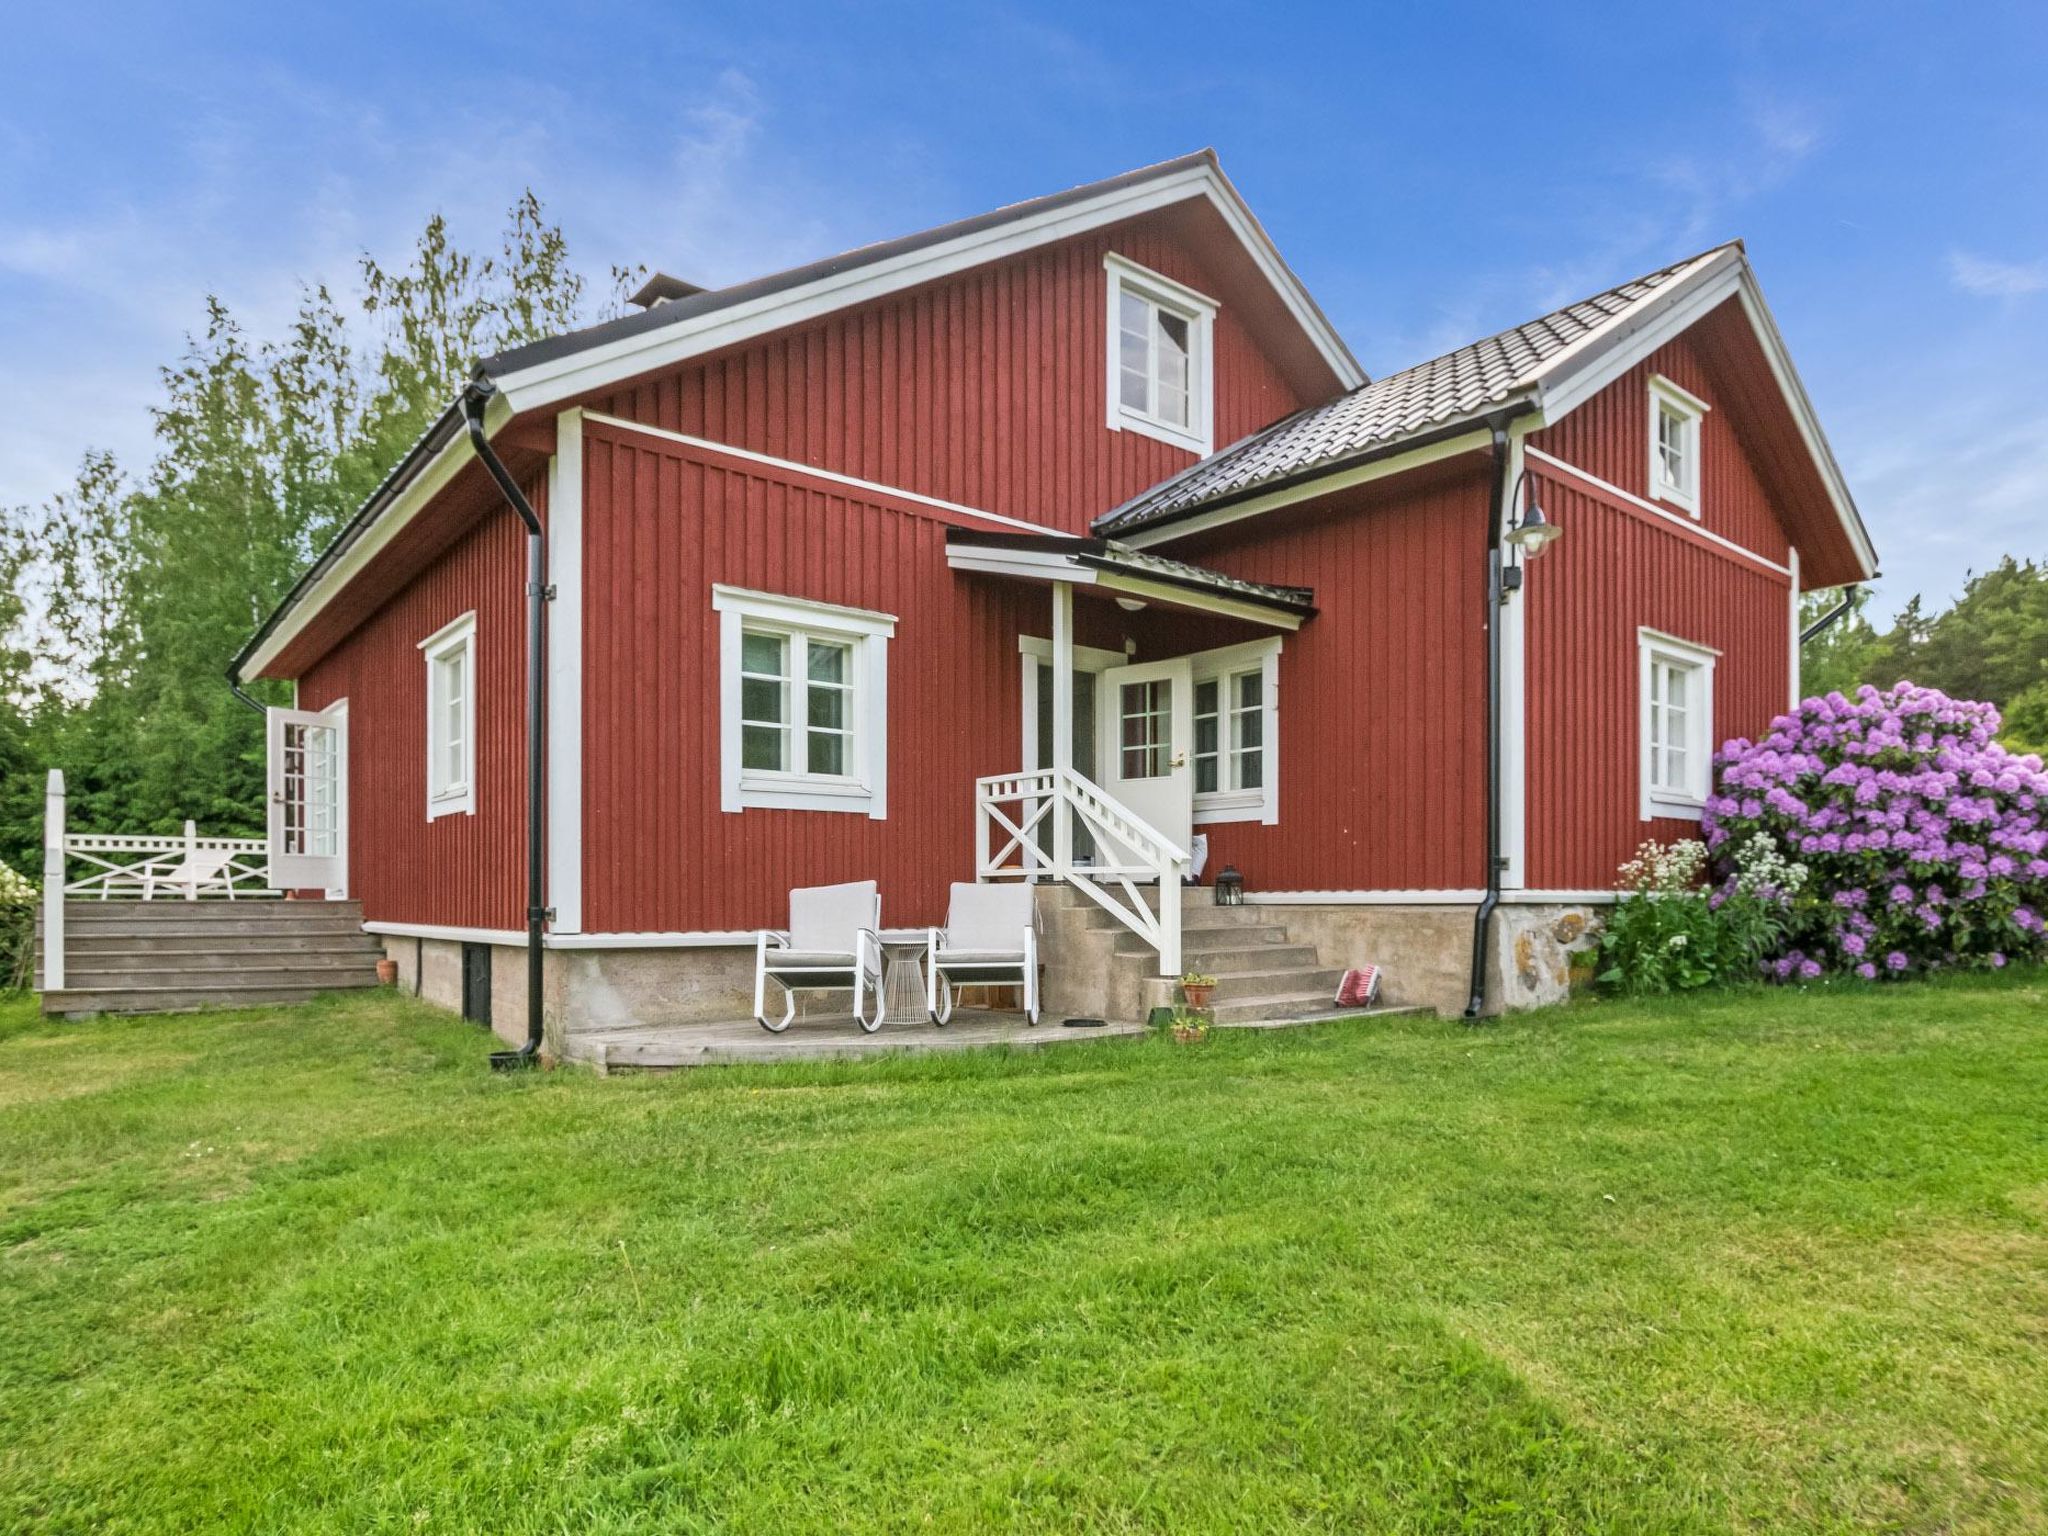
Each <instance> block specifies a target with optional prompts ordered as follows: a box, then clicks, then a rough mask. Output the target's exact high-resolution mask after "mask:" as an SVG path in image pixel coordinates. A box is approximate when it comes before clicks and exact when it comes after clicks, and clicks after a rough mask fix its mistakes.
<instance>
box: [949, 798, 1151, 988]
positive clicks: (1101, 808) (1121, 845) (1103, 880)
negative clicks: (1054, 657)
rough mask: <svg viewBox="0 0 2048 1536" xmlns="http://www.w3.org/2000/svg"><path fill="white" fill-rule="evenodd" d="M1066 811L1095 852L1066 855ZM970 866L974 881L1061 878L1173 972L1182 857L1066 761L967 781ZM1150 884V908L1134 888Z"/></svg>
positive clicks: (1069, 847)
mask: <svg viewBox="0 0 2048 1536" xmlns="http://www.w3.org/2000/svg"><path fill="white" fill-rule="evenodd" d="M1070 816H1071V817H1072V818H1073V820H1074V821H1075V822H1078V823H1079V824H1080V825H1081V826H1082V827H1084V828H1086V829H1087V832H1088V834H1089V840H1090V841H1091V842H1092V843H1093V844H1094V846H1095V851H1096V857H1095V858H1094V860H1093V861H1091V862H1089V863H1086V864H1081V863H1077V862H1075V860H1074V857H1073V854H1072V851H1071V850H1072V847H1073V842H1074V839H1073V836H1072V825H1073V823H1072V822H1069V821H1068V820H1067V818H1068V817H1070ZM974 869H975V875H976V878H978V879H982V880H1004V879H1023V880H1035V879H1054V880H1064V881H1066V883H1067V884H1069V885H1071V886H1073V887H1074V888H1075V889H1076V890H1078V891H1080V892H1082V893H1083V894H1084V895H1086V896H1087V897H1088V898H1089V899H1090V900H1092V901H1094V902H1095V903H1096V905H1098V906H1100V907H1101V908H1102V909H1103V910H1104V911H1106V912H1108V913H1109V914H1110V915H1111V916H1113V917H1115V918H1116V919H1117V920H1118V921H1119V922H1121V923H1122V924H1123V925H1124V926H1125V927H1126V928H1128V929H1130V930H1131V932H1133V933H1135V934H1137V935H1138V936H1139V937H1140V938H1142V939H1143V940H1144V941H1145V942H1146V943H1147V944H1150V945H1151V946H1152V947H1153V948H1154V949H1155V950H1157V951H1158V953H1159V974H1160V975H1162V976H1178V975H1179V974H1180V886H1181V878H1182V877H1183V876H1184V875H1185V874H1186V873H1187V869H1188V856H1187V854H1186V852H1185V851H1183V850H1182V849H1181V848H1180V847H1178V846H1177V845H1176V844H1174V843H1173V842H1172V841H1171V840H1170V839H1169V838H1167V837H1166V836H1165V834H1163V833H1161V832H1159V831H1158V830H1156V829H1155V828H1153V827H1152V826H1150V825H1149V824H1148V823H1147V822H1145V821H1144V819H1143V818H1141V817H1139V816H1138V815H1136V814H1135V813H1134V812H1132V811H1131V810H1130V809H1129V808H1128V807H1126V806H1123V805H1121V804H1119V803H1118V802H1117V801H1115V800H1113V799H1111V798H1110V797H1109V796H1108V795H1106V794H1104V793H1103V791H1102V789H1101V786H1099V785H1097V784H1095V783H1094V782H1093V781H1091V780H1089V779H1088V778H1086V777H1084V776H1083V775H1081V774H1079V773H1076V772H1075V771H1074V770H1073V769H1071V768H1034V769H1032V770H1030V771H1029V772H1026V773H996V774H990V775H989V776H988V777H987V778H982V779H976V780H975V781H974ZM1145 885H1156V886H1157V888H1158V892H1159V906H1158V909H1157V910H1156V911H1155V910H1154V909H1153V908H1152V906H1151V905H1150V904H1149V903H1148V902H1147V901H1146V900H1145V897H1144V893H1143V889H1142V887H1143V886H1145Z"/></svg>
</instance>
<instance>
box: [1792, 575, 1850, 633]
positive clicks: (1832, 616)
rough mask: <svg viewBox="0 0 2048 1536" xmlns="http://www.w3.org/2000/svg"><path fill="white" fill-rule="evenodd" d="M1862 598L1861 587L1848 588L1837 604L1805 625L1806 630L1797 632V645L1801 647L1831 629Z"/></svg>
mask: <svg viewBox="0 0 2048 1536" xmlns="http://www.w3.org/2000/svg"><path fill="white" fill-rule="evenodd" d="M1862 596H1863V589H1862V588H1861V587H1855V586H1852V587H1850V588H1849V590H1848V591H1847V592H1846V593H1844V594H1843V595H1842V600H1841V601H1840V602H1839V603H1837V604H1835V606H1834V607H1832V608H1830V609H1829V610H1828V611H1827V612H1826V613H1824V614H1822V615H1821V616H1820V617H1819V618H1817V619H1815V620H1814V621H1813V622H1812V623H1811V624H1809V625H1807V626H1806V628H1804V629H1802V630H1801V631H1799V643H1800V644H1801V645H1804V644H1806V642H1807V641H1809V640H1811V639H1812V638H1813V637H1814V636H1815V635H1817V634H1819V633H1820V632H1821V631H1822V630H1825V629H1830V628H1832V627H1833V626H1834V624H1835V622H1836V621H1837V620H1838V619H1840V618H1841V617H1842V616H1843V615H1844V614H1846V613H1848V612H1849V611H1850V610H1851V609H1853V608H1854V607H1855V606H1856V604H1857V601H1858V600H1859V599H1860V598H1861V597H1862Z"/></svg>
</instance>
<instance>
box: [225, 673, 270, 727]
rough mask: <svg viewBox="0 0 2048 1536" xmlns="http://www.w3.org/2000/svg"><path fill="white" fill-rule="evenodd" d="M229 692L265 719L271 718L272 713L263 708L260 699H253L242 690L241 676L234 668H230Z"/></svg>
mask: <svg viewBox="0 0 2048 1536" xmlns="http://www.w3.org/2000/svg"><path fill="white" fill-rule="evenodd" d="M228 692H229V693H232V694H233V695H234V696H235V697H236V698H238V699H240V700H241V701H242V702H243V703H244V704H246V705H248V706H249V707H250V708H251V709H253V710H255V711H256V713H257V714H259V715H262V716H263V717H264V718H265V719H268V718H269V717H270V711H269V710H267V709H265V708H264V707H263V703H262V701H261V700H260V699H255V698H251V697H250V696H249V695H248V694H247V693H245V692H244V691H243V690H242V679H241V676H240V674H239V673H237V672H236V671H235V669H234V668H233V667H229V668H228Z"/></svg>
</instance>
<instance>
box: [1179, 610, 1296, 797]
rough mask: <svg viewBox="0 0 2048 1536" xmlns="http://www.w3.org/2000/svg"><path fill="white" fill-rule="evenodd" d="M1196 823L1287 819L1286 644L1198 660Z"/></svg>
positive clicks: (1233, 649) (1262, 644)
mask: <svg viewBox="0 0 2048 1536" xmlns="http://www.w3.org/2000/svg"><path fill="white" fill-rule="evenodd" d="M1194 674H1195V741H1194V770H1195V821H1196V823H1197V824H1198V825H1200V824H1206V823H1209V822H1218V821H1264V822H1277V821H1278V820H1279V819H1280V814H1279V813H1280V796H1279V783H1280V771H1279V753H1280V713H1279V709H1280V697H1279V683H1280V641H1279V640H1278V639H1277V638H1276V639H1271V640H1255V641H1252V642H1251V643H1249V644H1247V645H1233V646H1229V647H1227V648H1225V649H1223V650H1220V651H1205V652H1202V653H1201V654H1199V655H1197V656H1196V657H1195V658H1194Z"/></svg>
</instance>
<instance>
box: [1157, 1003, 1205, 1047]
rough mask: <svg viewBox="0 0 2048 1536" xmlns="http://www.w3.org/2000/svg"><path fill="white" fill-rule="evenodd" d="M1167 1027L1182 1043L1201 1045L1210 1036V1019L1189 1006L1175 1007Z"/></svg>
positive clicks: (1176, 1039) (1175, 1038) (1177, 1040)
mask: <svg viewBox="0 0 2048 1536" xmlns="http://www.w3.org/2000/svg"><path fill="white" fill-rule="evenodd" d="M1166 1027H1167V1029H1168V1030H1169V1031H1170V1032H1171V1033H1172V1035H1173V1038H1174V1040H1175V1041H1176V1042H1178V1043H1179V1044H1181V1045H1200V1044H1201V1043H1202V1042H1203V1041H1204V1040H1206V1039H1208V1038H1209V1021H1208V1019H1207V1018H1205V1017H1204V1016H1203V1015H1201V1014H1199V1013H1196V1012H1194V1011H1193V1010H1192V1009H1189V1008H1176V1009H1174V1010H1173V1017H1172V1019H1171V1020H1170V1021H1169V1022H1168V1024H1167V1026H1166Z"/></svg>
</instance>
